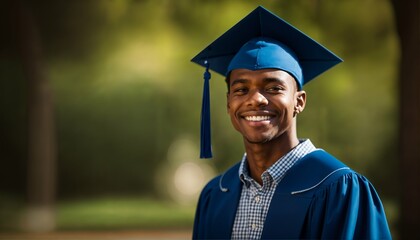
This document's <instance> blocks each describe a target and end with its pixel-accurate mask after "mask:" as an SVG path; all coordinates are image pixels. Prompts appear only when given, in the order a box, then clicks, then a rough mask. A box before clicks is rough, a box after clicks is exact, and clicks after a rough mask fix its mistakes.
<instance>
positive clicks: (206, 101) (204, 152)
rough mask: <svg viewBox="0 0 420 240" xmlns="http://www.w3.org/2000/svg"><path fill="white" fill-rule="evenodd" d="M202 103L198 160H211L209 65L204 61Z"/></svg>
mask: <svg viewBox="0 0 420 240" xmlns="http://www.w3.org/2000/svg"><path fill="white" fill-rule="evenodd" d="M205 64H206V71H205V72H204V88H203V102H202V105H201V143H200V158H212V157H213V154H212V150H211V126H210V125H211V124H210V78H211V74H210V72H209V63H208V62H207V61H205Z"/></svg>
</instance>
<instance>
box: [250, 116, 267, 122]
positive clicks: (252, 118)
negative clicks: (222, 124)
mask: <svg viewBox="0 0 420 240" xmlns="http://www.w3.org/2000/svg"><path fill="white" fill-rule="evenodd" d="M244 118H245V120H247V121H251V122H260V121H268V120H270V119H271V118H272V117H271V116H246V117H244Z"/></svg>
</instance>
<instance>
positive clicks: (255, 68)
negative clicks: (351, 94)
mask: <svg viewBox="0 0 420 240" xmlns="http://www.w3.org/2000/svg"><path fill="white" fill-rule="evenodd" d="M193 61H194V62H196V63H198V64H200V65H203V66H205V67H206V68H207V70H208V69H212V70H214V71H216V72H218V73H221V74H222V75H225V76H226V81H227V84H228V93H227V109H228V113H229V115H230V118H231V121H232V125H233V126H234V128H235V129H236V130H237V131H238V132H239V133H240V134H242V136H243V141H244V145H245V150H246V153H245V155H244V156H243V158H242V161H240V162H239V163H238V164H236V165H235V166H233V167H232V168H230V169H229V170H227V171H226V172H225V173H223V174H222V175H220V176H218V177H216V178H215V179H213V180H211V181H210V182H209V183H208V184H207V185H206V186H205V188H204V189H203V191H202V193H201V196H200V199H199V203H198V206H197V211H196V216H195V222H194V231H193V238H194V239H261V238H264V239H284V238H287V239H291V238H292V239H296V238H311V239H313V238H316V239H317V238H328V239H389V238H391V235H390V232H389V228H388V224H387V221H386V217H385V213H384V210H383V207H382V203H381V201H380V199H379V197H378V195H377V193H376V191H375V189H374V188H373V186H372V185H371V183H370V182H369V181H368V180H367V179H366V178H365V177H363V176H361V175H360V174H358V173H356V172H354V171H353V170H351V169H350V168H348V167H347V166H346V165H344V164H343V163H342V162H340V161H339V160H337V159H335V158H334V157H333V156H331V155H330V154H328V153H327V152H325V151H324V150H321V149H317V148H316V147H315V146H314V145H313V144H312V143H311V141H310V140H308V139H307V140H299V139H298V137H297V134H296V117H297V115H298V114H299V113H301V112H302V111H303V110H304V108H305V103H306V93H305V91H303V90H302V87H303V85H304V84H305V83H307V82H308V81H310V80H311V79H313V78H314V77H316V76H317V75H319V74H321V73H322V72H324V71H326V70H327V69H329V68H331V67H332V66H334V65H335V64H337V63H339V62H341V59H339V58H338V57H337V56H335V55H334V54H333V53H331V52H330V51H329V50H327V49H326V48H324V47H322V46H321V45H319V44H318V43H316V42H315V41H314V40H312V39H311V38H309V37H308V36H306V35H305V34H303V33H302V32H300V31H299V30H297V29H296V28H294V27H293V26H291V25H289V24H288V23H286V22H285V21H284V20H282V19H280V18H278V17H277V16H275V15H273V14H272V13H270V12H268V11H267V10H266V9H264V8H262V7H258V8H257V9H255V10H254V11H253V12H251V13H250V14H249V15H248V16H247V17H245V18H244V19H243V20H241V21H240V22H239V23H238V24H237V25H235V26H234V27H233V28H231V29H230V30H229V31H228V32H226V33H225V34H223V35H222V36H221V37H219V38H218V39H217V40H216V41H214V42H213V43H212V44H210V45H209V47H207V48H206V49H205V50H203V51H202V52H201V53H200V54H198V55H197V56H196V57H195V58H194V59H193ZM205 76H206V77H205V78H206V81H208V78H209V74H208V73H207V74H206V75H205ZM207 88H208V86H207ZM206 91H208V89H206V88H205V95H208V93H206ZM203 99H204V102H206V101H208V99H206V98H203ZM203 107H204V108H208V106H206V104H205V103H204V104H203ZM206 116H208V113H206V110H205V111H204V113H203V116H202V118H204V121H208V119H206ZM204 129H205V127H204ZM204 132H206V131H204ZM204 143H205V144H204V145H206V143H207V145H208V143H209V141H208V139H204ZM203 150H204V151H202V156H204V157H206V156H209V155H211V152H209V146H204V147H203Z"/></svg>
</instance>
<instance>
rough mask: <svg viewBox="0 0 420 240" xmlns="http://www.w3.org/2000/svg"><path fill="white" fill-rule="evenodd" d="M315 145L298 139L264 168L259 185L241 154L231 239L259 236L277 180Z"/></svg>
mask: <svg viewBox="0 0 420 240" xmlns="http://www.w3.org/2000/svg"><path fill="white" fill-rule="evenodd" d="M315 149H316V148H315V146H314V145H313V144H312V142H311V141H310V140H309V139H307V140H301V142H300V144H298V145H297V146H296V147H295V148H293V149H292V150H290V151H289V152H288V153H287V154H286V155H284V156H283V157H281V158H280V159H279V160H277V162H275V163H274V164H273V165H272V166H271V167H270V168H269V169H267V170H266V171H265V172H263V174H262V175H261V177H262V181H263V185H262V186H261V185H260V184H259V183H258V182H256V181H255V180H254V179H252V178H251V177H250V175H249V170H248V164H247V160H246V154H245V155H244V157H243V158H242V161H241V165H240V167H239V178H240V179H241V181H242V182H243V183H244V187H243V188H242V193H241V198H240V200H239V205H238V209H237V211H236V217H235V222H234V224H233V229H232V239H260V238H261V235H262V232H263V227H264V222H265V218H266V216H267V212H268V208H269V206H270V202H271V199H272V197H273V194H274V191H275V190H276V187H277V184H279V182H280V181H281V180H282V178H283V177H284V175H285V174H286V172H287V170H289V169H290V168H291V167H292V166H293V164H294V163H295V162H296V161H297V160H299V159H301V158H302V157H303V156H305V155H306V154H308V153H310V152H312V151H314V150H315Z"/></svg>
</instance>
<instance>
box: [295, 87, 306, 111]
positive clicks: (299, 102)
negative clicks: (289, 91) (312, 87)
mask: <svg viewBox="0 0 420 240" xmlns="http://www.w3.org/2000/svg"><path fill="white" fill-rule="evenodd" d="M305 105H306V92H305V91H303V90H301V91H297V92H296V94H295V108H294V111H295V115H297V114H299V113H301V112H303V110H304V109H305Z"/></svg>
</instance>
